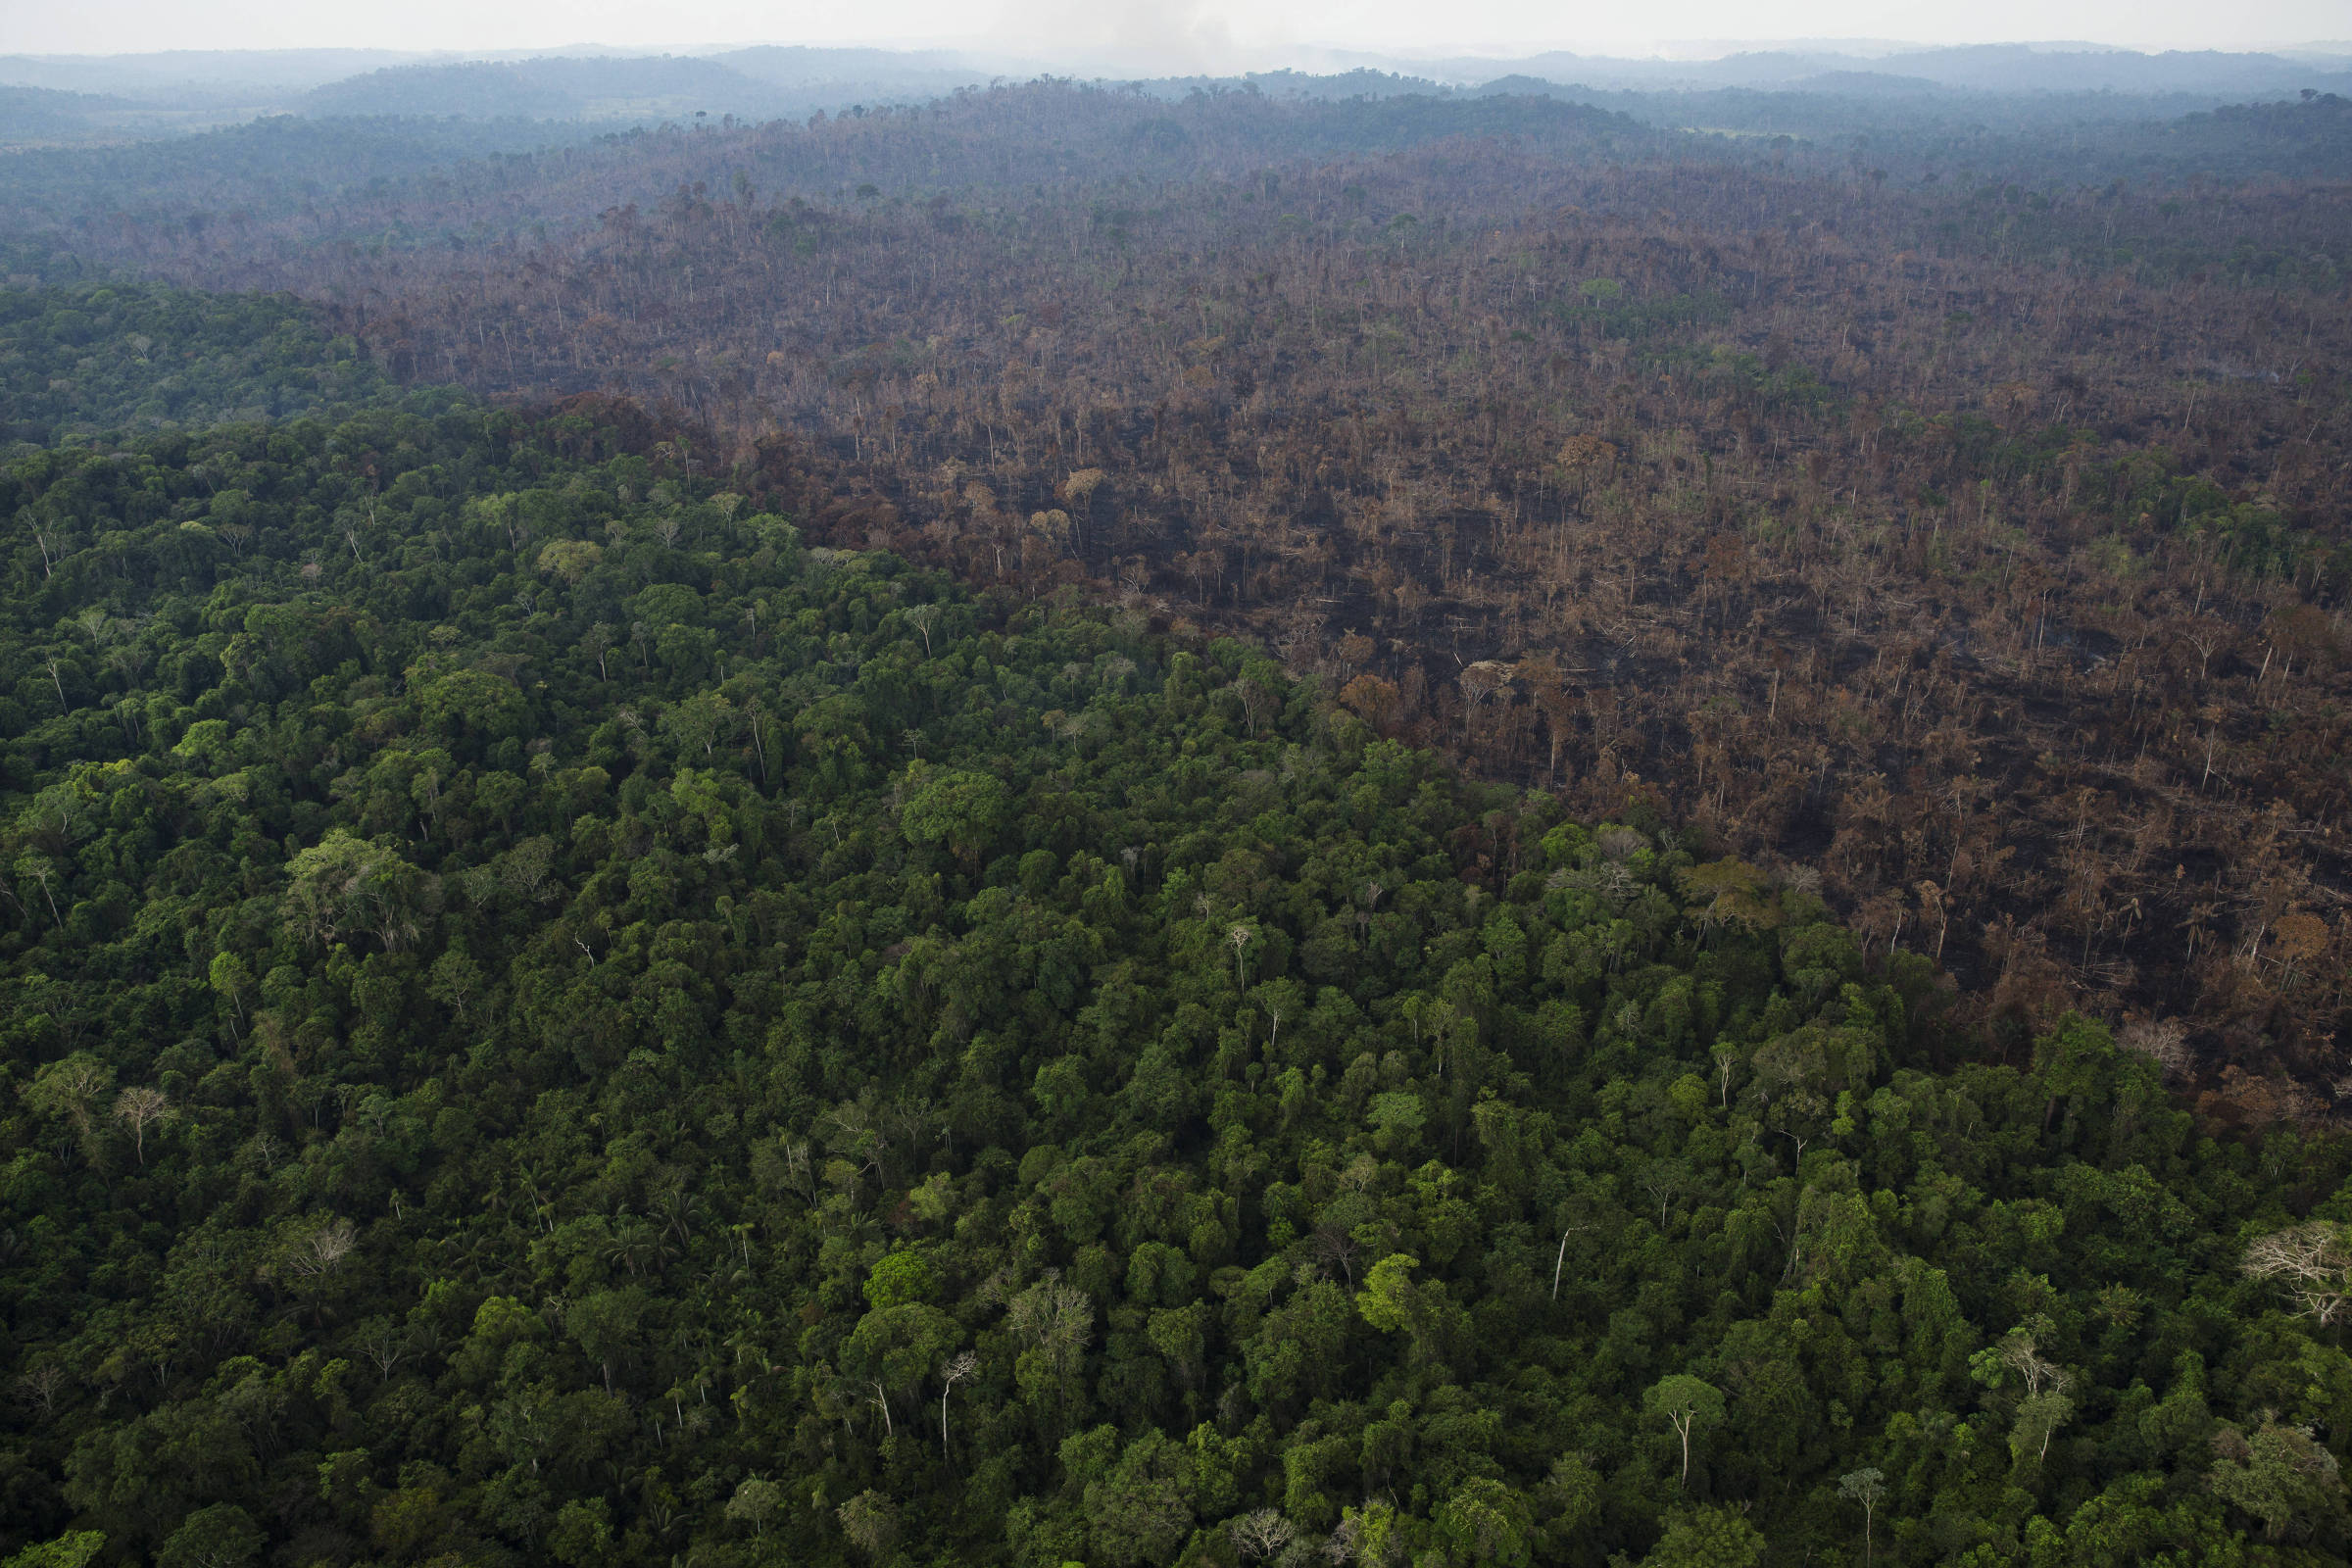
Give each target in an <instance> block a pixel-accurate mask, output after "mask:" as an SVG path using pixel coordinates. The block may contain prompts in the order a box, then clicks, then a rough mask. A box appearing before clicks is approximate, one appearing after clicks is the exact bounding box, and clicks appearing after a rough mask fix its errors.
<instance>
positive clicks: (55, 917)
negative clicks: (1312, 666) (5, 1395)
mask: <svg viewBox="0 0 2352 1568" xmlns="http://www.w3.org/2000/svg"><path fill="white" fill-rule="evenodd" d="M168 303H170V302H169V301H166V300H165V299H164V297H162V296H157V297H154V299H152V300H151V301H150V304H151V305H153V306H154V307H155V308H156V309H163V308H164V306H165V305H166V304H168ZM185 303H186V302H184V301H183V302H182V304H185ZM179 308H180V307H179V306H173V307H172V309H174V310H176V309H179ZM72 309H73V310H76V311H79V312H81V313H83V314H86V315H90V316H92V317H93V319H95V318H96V317H97V316H98V315H99V314H100V313H101V311H103V309H104V307H103V306H101V305H100V304H99V303H98V302H96V301H93V300H89V299H85V300H83V301H82V303H80V304H79V305H77V306H73V307H72ZM218 309H220V310H221V311H223V312H227V313H229V314H230V315H234V314H235V312H237V311H239V310H242V311H245V312H247V313H248V316H247V317H246V318H245V319H252V318H251V316H250V313H251V312H253V311H258V310H261V309H262V307H260V306H246V307H230V306H221V307H218ZM20 319H23V318H20ZM172 319H179V318H178V317H176V316H174V317H172ZM120 325H121V322H120V321H117V322H115V323H114V324H112V325H108V326H106V327H104V328H103V330H104V331H107V332H112V331H115V330H117V329H118V328H119V326H120ZM13 330H16V331H17V332H18V333H19V334H20V335H19V336H18V338H17V339H16V341H17V342H19V343H20V344H27V345H35V340H34V338H33V337H32V336H31V335H30V333H29V332H28V331H26V330H25V328H23V327H19V328H15V329H13ZM92 330H93V332H96V331H99V330H101V329H100V328H99V327H98V326H96V325H95V324H94V325H93V328H92ZM204 330H205V329H204V328H201V327H190V328H189V329H188V333H187V335H186V337H185V338H184V339H174V341H183V340H184V341H186V342H188V343H190V344H191V345H192V346H193V345H200V344H201V343H202V342H204V341H206V339H205V338H204ZM289 330H292V328H289ZM155 335H156V336H158V337H159V339H161V338H162V337H163V336H164V334H161V333H158V334H155ZM46 338H47V340H48V341H55V340H56V333H55V330H54V328H50V329H47V334H46ZM36 348H37V345H35V346H33V347H21V348H19V349H18V351H17V352H19V353H23V354H25V355H27V356H31V355H33V354H34V353H35V352H36ZM37 352H39V353H49V352H53V351H50V350H46V349H38V350H37ZM257 352H261V351H257ZM199 358H200V360H201V359H202V356H201V355H200V356H199ZM330 358H331V356H330ZM267 360H268V355H267V354H266V353H265V354H264V360H263V361H261V362H236V363H246V364H249V365H250V364H259V363H265V362H267ZM270 374H271V375H273V374H274V372H270ZM265 379H268V377H267V376H265ZM270 384H277V383H276V382H275V381H274V380H270ZM250 396H251V394H250V393H248V392H246V391H242V390H238V389H237V387H236V386H235V385H234V378H233V376H228V375H224V379H223V382H222V386H221V391H220V393H219V395H218V396H217V397H215V398H214V400H213V401H214V402H215V404H216V405H217V406H223V407H243V406H246V401H247V399H248V398H249V397H250ZM105 407H106V408H107V409H108V411H109V417H113V410H114V409H115V408H116V407H117V405H116V404H108V405H105ZM131 407H134V408H135V406H131ZM798 504H799V503H798V502H797V501H796V496H795V488H794V485H793V484H792V483H791V482H790V481H789V476H780V475H779V472H778V467H777V465H776V464H775V463H772V462H771V463H770V464H768V465H767V466H764V467H760V468H750V467H744V468H737V469H734V470H726V469H724V468H714V466H712V465H711V462H710V460H709V459H708V458H707V457H705V456H702V455H698V450H697V447H696V445H695V442H694V440H693V438H692V436H691V434H690V433H688V432H681V431H677V430H670V429H665V428H661V427H658V426H656V425H655V424H654V423H653V422H652V421H651V420H649V419H647V418H646V417H644V416H642V415H639V414H637V413H636V412H635V411H633V410H631V409H630V408H628V407H627V406H625V405H617V404H610V403H596V402H591V403H584V404H579V405H576V406H572V407H569V408H567V409H564V410H563V411H561V412H555V413H547V414H540V415H526V414H521V413H515V412H495V411H488V410H485V409H483V408H481V407H479V406H476V405H473V404H470V403H467V402H464V401H461V400H456V399H453V398H447V397H444V398H440V399H437V400H436V399H434V398H431V397H425V396H421V395H420V396H419V398H418V400H417V401H416V402H415V403H413V404H411V405H409V406H405V407H388V406H387V407H378V408H375V409H372V410H369V411H367V412H365V413H362V414H360V415H358V416H357V417H352V418H350V419H348V420H346V421H344V422H333V421H331V420H328V419H324V418H317V417H306V418H297V419H293V420H289V421H281V422H277V423H242V424H233V425H227V426H221V427H215V428H211V429H207V430H204V431H201V432H193V433H191V432H186V431H179V432H167V433H161V434H149V435H145V436H141V437H137V438H135V439H129V440H128V441H127V444H126V445H125V446H124V447H123V448H121V449H119V450H101V449H99V448H98V447H94V446H76V445H52V446H49V447H47V448H45V449H43V450H40V451H37V452H33V453H30V454H26V455H22V456H19V457H17V458H15V459H14V460H12V461H11V462H9V463H8V464H7V465H6V466H5V467H0V517H7V518H12V519H14V521H13V523H12V524H11V528H10V532H9V534H8V551H9V555H8V559H7V562H6V567H5V569H6V570H7V571H8V573H9V579H8V581H9V592H8V594H7V596H6V598H5V601H4V605H5V619H4V621H0V626H4V630H0V694H5V695H0V738H4V742H5V753H4V759H0V764H4V769H5V770H4V772H0V791H4V792H5V796H6V809H7V815H6V819H5V820H6V827H5V833H6V840H5V843H4V844H0V867H5V873H6V874H5V879H4V880H5V888H6V895H7V896H6V899H5V903H4V907H0V964H5V968H6V973H7V977H8V981H9V988H8V997H9V1001H8V1003H7V1006H6V1013H5V1028H6V1046H5V1054H4V1055H0V1074H5V1077H6V1084H5V1087H4V1088H0V1155H4V1156H5V1157H6V1159H7V1160H8V1163H9V1175H8V1180H7V1182H6V1184H5V1189H4V1201H5V1203H6V1206H7V1213H6V1215H5V1217H4V1218H0V1293H4V1294H5V1306H6V1311H5V1323H6V1331H5V1338H4V1339H0V1358H4V1361H0V1375H4V1381H5V1385H6V1387H7V1388H8V1389H9V1391H10V1396H11V1397H10V1398H9V1401H8V1402H7V1404H6V1406H5V1410H4V1412H0V1415H4V1419H5V1427H4V1428H0V1432H4V1437H0V1532H4V1534H0V1552H5V1551H12V1550H14V1551H22V1552H24V1553H25V1555H24V1556H21V1557H20V1558H18V1559H17V1560H18V1561H20V1562H23V1563H25V1564H28V1565H29V1564H34V1563H40V1564H58V1563H73V1564H79V1563H83V1562H92V1561H95V1562H103V1563H142V1562H148V1561H153V1562H155V1563H157V1564H159V1565H162V1568H183V1565H185V1568H194V1565H205V1568H223V1565H232V1564H244V1563H259V1562H263V1561H268V1562H271V1563H281V1564H286V1565H290V1568H307V1565H311V1564H320V1563H326V1564H346V1563H380V1564H413V1563H432V1564H443V1565H455V1564H461V1563H463V1564H508V1563H514V1564H521V1563H542V1562H546V1563H559V1564H564V1565H569V1568H601V1565H607V1564H623V1563H657V1562H663V1561H668V1562H675V1563H681V1564H683V1563H699V1564H706V1565H722V1564H732V1563H744V1564H752V1563H771V1562H772V1563H779V1564H781V1563H864V1564H874V1565H885V1564H901V1563H905V1564H931V1563H939V1564H949V1563H958V1564H960V1563H978V1562H990V1563H1005V1564H1017V1565H1021V1568H1030V1565H1035V1568H1057V1565H1067V1564H1072V1563H1086V1564H1103V1565H1109V1568H1131V1565H1139V1564H1165V1563H1173V1562H1184V1563H1187V1564H1194V1565H1200V1568H1208V1565H1212V1564H1213V1565H1216V1568H1240V1565H1242V1564H1246V1563H1257V1562H1272V1563H1280V1564H1285V1565H1292V1568H1297V1565H1300V1564H1304V1563H1307V1562H1311V1561H1316V1560H1321V1561H1323V1562H1327V1563H1346V1562H1354V1563H1359V1564H1363V1565H1366V1568H1387V1565H1402V1564H1405V1563H1413V1564H1417V1565H1428V1568H1441V1565H1448V1564H1470V1563H1487V1562H1498V1563H1507V1564H1517V1563H1560V1564H1592V1565H1594V1568H1599V1565H1601V1564H1604V1563H1613V1562H1625V1563H1633V1562H1647V1563H1652V1564H1659V1565H1665V1564H1707V1565H1712V1568H1737V1565H1740V1564H1748V1563H1760V1562H1765V1561H1771V1562H1774V1563H1795V1562H1800V1561H1805V1562H1822V1563H1847V1562H1854V1563H1859V1562H1865V1561H1876V1560H1877V1559H1878V1558H1882V1557H1883V1558H1885V1559H1887V1561H1889V1562H1905V1563H1929V1562H1963V1563H1972V1564H1991V1563H2007V1562H2025V1563H2033V1564H2036V1565H2039V1564H2061V1563H2065V1564H2074V1563H2082V1564H2116V1565H2123V1564H2136V1563H2145V1562H2166V1563H2177V1564H2189V1563H2246V1564H2280V1565H2285V1564H2320V1563H2326V1562H2334V1561H2340V1560H2341V1559H2342V1554H2343V1552H2344V1551H2345V1549H2346V1547H2347V1544H2352V1535H2348V1534H2347V1524H2348V1521H2347V1515H2346V1508H2345V1491H2344V1487H2343V1483H2342V1478H2341V1473H2340V1464H2341V1461H2342V1459H2343V1458H2344V1457H2345V1456H2346V1452H2347V1448H2348V1447H2352V1425H2348V1424H2347V1423H2346V1421H2345V1420H2344V1416H2343V1412H2345V1411H2346V1410H2348V1409H2352V1357H2348V1356H2347V1354H2346V1349H2345V1338H2344V1328H2343V1320H2344V1318H2345V1317H2346V1315H2347V1314H2346V1311H2345V1303H2346V1299H2347V1294H2348V1293H2352V1279H2348V1278H2347V1270H2348V1269H2352V1257H2348V1254H2347V1250H2346V1244H2345V1234H2346V1233H2345V1231H2344V1229H2343V1227H2344V1225H2345V1222H2346V1221H2348V1220H2352V1193H2348V1190H2347V1188H2346V1185H2345V1183H2346V1173H2347V1165H2348V1163H2352V1147H2348V1146H2347V1145H2346V1144H2345V1143H2344V1142H2343V1141H2342V1140H2340V1139H2323V1138H2319V1137H2310V1138H2306V1137H2304V1136H2302V1135H2299V1134H2298V1133H2296V1132H2294V1131H2291V1130H2285V1129H2279V1130H2274V1131H2271V1132H2269V1133H2267V1134H2263V1135H2259V1136H2249V1137H2231V1138H2227V1139H2217V1138H2215V1137H2212V1136H2208V1135H2206V1134H2205V1133H2202V1132H2200V1130H2199V1129H2198V1127H2197V1126H2196V1125H2195V1124H2194V1123H2192V1121H2191V1119H2190V1118H2189V1117H2188V1116H2187V1115H2186V1114H2185V1113H2184V1112H2183V1111H2181V1110H2180V1109H2179V1108H2178V1107H2177V1106H2176V1105H2174V1104H2173V1103H2171V1102H2170V1101H2169V1099H2168V1097H2167V1094H2166V1092H2165V1089H2164V1086H2163V1084H2162V1081H2161V1079H2160V1076H2159V1072H2158V1068H2157V1066H2156V1064H2155V1063H2154V1062H2153V1061H2151V1060H2150V1059H2149V1058H2148V1057H2147V1056H2146V1055H2144V1054H2137V1053H2130V1052H2121V1051H2118V1050H2117V1049H2116V1048H2115V1047H2114V1046H2113V1045H2112V1044H2111V1043H2110V1041H2109V1038H2108V1036H2107V1034H2106V1032H2105V1031H2104V1030H2103V1029H2102V1028H2100V1027H2099V1026H2098V1025H2096V1024H2093V1023H2090V1022H2087V1021H2084V1020H2082V1019H2080V1018H2070V1019H2067V1020H2066V1021H2065V1022H2063V1023H2062V1024H2060V1025H2059V1026H2058V1027H2056V1028H2055V1029H2053V1030H2051V1031H2049V1032H2047V1033H2046V1034H2044V1035H2043V1036H2041V1037H2040V1038H2038V1039H2037V1040H2035V1041H2034V1042H2033V1043H2032V1046H2031V1050H2030V1054H2029V1053H2028V1052H2026V1051H2024V1050H2020V1051H2017V1052H2014V1053H2011V1054H2007V1055H2004V1054H2001V1053H2000V1052H1999V1051H1998V1050H1996V1049H1995V1048H1993V1047H1990V1046H1987V1045H1985V1044H1984V1043H1983V1042H1982V1041H1981V1039H1980V1038H1979V1037H1977V1036H1975V1035H1972V1034H1970V1033H1968V1032H1965V1031H1960V1030H1954V1029H1947V1028H1945V1027H1944V1026H1943V1025H1942V1023H1941V1022H1940V1019H1941V1015H1942V1013H1943V1011H1944V1008H1945V1005H1946V1003H1947V1002H1948V1001H1949V992H1948V982H1945V981H1943V980H1941V979H1939V977H1938V976H1937V975H1936V972H1935V970H1934V968H1933V966H1932V964H1931V963H1930V962H1929V960H1928V959H1927V958H1925V957H1922V956H1917V955H1914V954H1910V953H1907V952H1904V951H1902V950H1900V949H1898V948H1894V947H1893V946H1892V945H1887V946H1883V947H1881V948H1880V949H1879V950H1878V951H1876V952H1875V953H1871V954H1869V955H1868V956H1866V955H1865V952H1864V951H1863V949H1862V948H1861V947H1859V946H1858V945H1857V940H1856V938H1855V936H1854V935H1853V934H1852V933H1851V932H1849V931H1848V930H1847V929H1846V928H1845V927H1844V926H1843V925H1842V924H1840V923H1838V922H1837V921H1835V920H1833V919H1832V918H1831V917H1830V915H1829V911H1828V909H1827V907H1825V905H1824V904H1823V903H1822V901H1821V900H1820V899H1819V898H1818V897H1817V896H1816V888H1817V887H1818V879H1817V878H1816V877H1815V876H1814V875H1813V873H1812V872H1810V871H1809V870H1808V869H1806V868H1805V867H1803V866H1801V865H1789V866H1785V867H1780V868H1777V869H1774V870H1772V871H1770V872H1767V871H1766V870H1763V869H1759V868H1757V867H1755V866H1752V865H1749V864H1746V863H1744V862H1742V861H1740V860H1737V859H1732V858H1724V857H1723V856H1722V855H1721V854H1720V853H1719V852H1718V850H1717V848H1716V847H1714V846H1711V845H1710V844H1709V843H1708V842H1707V841H1706V838H1705V836H1704V835H1703V834H1701V833H1698V832H1695V831H1692V830H1691V829H1689V828H1684V829H1680V830H1678V829H1677V828H1676V827H1675V826H1674V825H1673V824H1671V823H1669V822H1666V821H1663V820H1661V819H1659V818H1658V817H1657V816H1656V815H1655V813H1654V811H1653V810H1652V809H1649V808H1646V807H1642V806H1639V805H1637V806H1636V807H1635V808H1634V809H1630V810H1629V811H1627V812H1625V813H1623V817H1624V819H1622V820H1617V821H1609V822H1579V821H1574V820H1568V819H1564V817H1563V815H1562V809H1561V808H1560V806H1559V805H1558V804H1557V802H1556V800H1555V799H1554V798H1552V797H1550V796H1547V795H1545V794H1542V793H1528V792H1523V791H1521V790H1518V789H1509V788H1502V787H1499V786H1495V785H1484V784H1479V783H1476V782H1472V781H1469V780H1466V779H1464V778H1462V777H1460V776H1457V775H1456V774H1454V773H1452V772H1450V771H1449V770H1448V769H1447V768H1446V766H1444V765H1443V764H1442V763H1441V762H1440V761H1439V760H1437V759H1435V758H1434V757H1432V756H1431V755H1429V754H1427V753H1424V752H1418V751H1415V750H1412V749H1409V748H1407V747H1405V746H1402V745H1400V744H1398V743H1397V742H1395V741H1392V740H1384V739H1380V738H1378V737H1377V736H1376V735H1375V733H1374V732H1373V731H1372V730H1371V729H1370V728H1369V727H1368V726H1367V725H1366V724H1365V723H1364V722H1363V721H1362V720H1360V719H1359V718H1357V717H1356V716H1355V715H1354V714H1353V713H1351V712H1350V711H1348V709H1346V708H1344V707H1342V706H1339V705H1338V704H1336V703H1335V702H1333V701H1332V700H1331V694H1330V693H1328V692H1327V691H1325V690H1324V689H1323V688H1322V687H1321V686H1320V685H1318V683H1316V682H1314V681H1312V680H1294V679H1293V678H1291V677H1290V676H1288V675H1286V673H1285V672H1284V671H1283V669H1282V668H1281V667H1280V666H1279V665H1278V664H1277V663H1276V662H1272V661H1271V660H1269V659H1267V658H1265V657H1264V656H1262V655H1261V654H1259V653H1258V652H1256V651H1254V650H1253V649H1252V648H1250V646H1247V645H1245V644H1242V643H1240V642H1236V641H1232V640H1223V639H1220V640H1213V641H1212V640H1208V639H1206V638H1205V637H1203V636H1200V635H1197V634H1191V633H1186V632H1183V631H1182V629H1181V628H1178V629H1176V630H1171V629H1169V628H1168V627H1167V626H1165V625H1163V624H1158V623H1155V622H1154V621H1153V620H1152V619H1151V618H1150V617H1149V616H1147V615H1146V614H1145V613H1141V612H1138V611H1135V610H1123V609H1119V608H1115V607H1112V608H1089V607H1088V606H1087V605H1085V604H1084V603H1082V602H1080V601H1079V600H1077V599H1075V598H1070V597H1063V598H1058V599H1053V598H1049V599H1045V600H1035V599H1023V598H1021V597H1018V596H1016V595H1013V594H1011V593H1008V592H1001V593H998V594H994V595H990V596H986V597H974V596H973V595H971V594H970V593H969V592H967V591H965V590H963V589H960V588H958V587H956V585H955V584H954V583H953V582H952V581H951V580H950V579H947V578H945V577H943V576H939V575H935V574H932V573H929V572H926V571H923V570H919V569H916V568H915V567H912V566H910V565H908V564H906V563H905V562H903V561H902V560H900V559H899V558H897V557H895V556H892V555H890V554H886V553H867V552H850V551H837V550H826V549H816V548H809V547H808V546H806V545H805V544H804V542H803V540H802V538H801V536H800V534H799V532H798V531H797V529H796V527H795V524H794V521H793V519H792V517H791V516H789V515H783V514H784V513H785V512H788V511H791V510H793V509H794V508H795V507H796V506H797V505H798Z"/></svg>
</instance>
